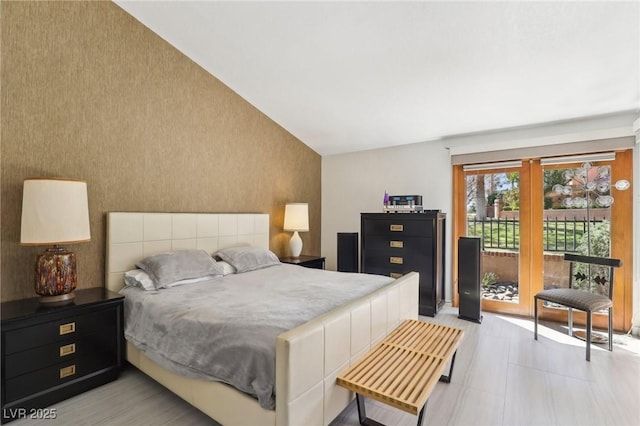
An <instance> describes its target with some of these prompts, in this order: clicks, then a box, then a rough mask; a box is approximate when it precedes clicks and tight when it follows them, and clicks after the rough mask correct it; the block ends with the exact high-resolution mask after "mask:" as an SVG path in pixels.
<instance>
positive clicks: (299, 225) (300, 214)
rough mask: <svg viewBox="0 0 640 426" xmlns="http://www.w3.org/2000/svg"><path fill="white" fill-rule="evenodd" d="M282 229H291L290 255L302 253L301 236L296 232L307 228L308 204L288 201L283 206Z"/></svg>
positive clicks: (295, 255) (296, 255)
mask: <svg viewBox="0 0 640 426" xmlns="http://www.w3.org/2000/svg"><path fill="white" fill-rule="evenodd" d="M284 230H285V231H293V235H292V236H291V240H289V249H290V250H291V257H298V256H300V253H302V238H300V235H299V234H298V232H306V231H308V230H309V205H308V204H307V203H288V204H287V205H286V206H285V208H284Z"/></svg>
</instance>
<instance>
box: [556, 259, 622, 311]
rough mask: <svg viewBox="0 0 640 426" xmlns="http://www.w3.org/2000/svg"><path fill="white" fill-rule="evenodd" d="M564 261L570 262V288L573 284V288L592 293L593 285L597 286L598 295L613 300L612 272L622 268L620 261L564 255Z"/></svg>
mask: <svg viewBox="0 0 640 426" xmlns="http://www.w3.org/2000/svg"><path fill="white" fill-rule="evenodd" d="M564 260H565V261H567V262H570V264H569V287H570V288H574V284H575V287H579V288H580V289H582V290H588V291H590V292H593V287H594V284H597V288H598V289H600V293H601V294H604V295H605V296H607V297H609V299H612V300H613V271H614V268H619V267H620V266H622V261H621V260H620V259H614V258H611V257H596V256H584V255H580V254H573V253H565V254H564ZM580 264H582V265H585V266H581V265H580ZM585 285H586V288H584V286H585Z"/></svg>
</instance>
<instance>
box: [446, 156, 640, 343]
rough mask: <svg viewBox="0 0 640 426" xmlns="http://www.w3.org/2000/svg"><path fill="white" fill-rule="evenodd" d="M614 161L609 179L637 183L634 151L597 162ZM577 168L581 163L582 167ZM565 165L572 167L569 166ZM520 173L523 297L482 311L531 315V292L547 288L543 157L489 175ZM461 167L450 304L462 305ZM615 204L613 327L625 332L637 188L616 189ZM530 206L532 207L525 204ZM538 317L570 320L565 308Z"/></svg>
mask: <svg viewBox="0 0 640 426" xmlns="http://www.w3.org/2000/svg"><path fill="white" fill-rule="evenodd" d="M599 164H610V165H611V174H612V176H611V179H612V181H616V180H618V179H626V180H628V181H630V182H633V151H632V150H631V149H628V150H623V151H616V159H615V160H613V161H611V162H605V163H599ZM578 166H579V165H578ZM567 167H570V166H569V165H567ZM507 170H511V171H519V172H520V205H521V209H520V266H519V268H520V270H519V292H520V301H519V303H518V304H515V303H504V302H493V301H489V300H483V301H482V308H483V310H486V311H489V312H499V313H505V314H514V315H522V316H528V317H532V316H533V309H534V305H533V295H534V294H535V293H537V292H538V291H540V290H542V288H543V265H544V250H543V248H544V247H543V233H542V229H543V220H544V218H543V210H544V197H543V167H542V166H541V165H540V160H539V159H530V160H529V159H527V160H523V161H522V166H521V167H520V168H516V169H493V170H486V171H484V172H485V173H491V172H492V171H493V172H494V173H495V172H505V171H507ZM467 174H468V173H467V172H465V171H464V170H463V166H462V165H454V166H453V171H452V177H453V206H452V212H453V221H452V227H453V229H452V240H453V241H452V244H451V247H452V256H451V259H452V262H451V266H452V271H451V277H452V287H453V288H452V295H453V297H452V302H453V306H458V303H459V300H458V256H457V252H458V238H459V237H461V236H465V235H466V227H467V223H466V209H467V207H466V176H467ZM614 197H615V202H614V204H613V205H612V207H611V257H614V258H618V259H621V260H622V267H620V268H618V269H616V271H615V281H614V294H613V301H614V309H613V312H614V318H613V324H614V329H616V330H620V331H627V330H628V329H629V327H631V321H632V314H633V311H632V309H633V307H632V304H633V299H632V297H633V294H632V293H633V280H632V265H633V210H632V209H633V190H632V189H630V190H627V191H617V193H616V194H615V195H614ZM522 206H529V208H522ZM540 318H542V319H548V320H552V321H558V322H566V321H567V313H566V311H564V310H558V309H550V308H544V307H542V309H540ZM573 319H574V323H575V324H584V323H585V316H584V314H582V313H581V312H578V311H576V312H574V315H573ZM593 325H594V327H596V328H606V315H594V324H593Z"/></svg>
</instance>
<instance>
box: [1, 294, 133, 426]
mask: <svg viewBox="0 0 640 426" xmlns="http://www.w3.org/2000/svg"><path fill="white" fill-rule="evenodd" d="M75 294H76V297H75V299H74V302H73V303H71V304H69V305H65V306H57V307H47V306H45V305H41V304H40V303H39V302H38V298H37V297H34V298H30V299H23V300H16V301H11V302H5V303H2V305H1V307H0V309H1V317H2V327H1V333H2V422H3V423H5V422H7V421H10V420H15V419H21V418H38V419H41V418H55V416H56V410H55V407H50V406H51V405H52V404H54V403H56V402H59V401H62V400H63V399H67V398H70V397H72V396H74V395H77V394H80V393H82V392H85V391H87V390H89V389H92V388H94V387H97V386H100V385H102V384H105V383H107V382H110V381H112V380H115V379H116V378H117V377H118V374H119V372H120V369H121V367H122V363H123V360H124V350H125V349H124V348H125V346H124V333H123V300H124V297H123V296H121V295H119V294H117V293H113V292H110V291H108V290H106V289H104V288H92V289H87V290H77V291H76V292H75ZM47 407H50V408H47Z"/></svg>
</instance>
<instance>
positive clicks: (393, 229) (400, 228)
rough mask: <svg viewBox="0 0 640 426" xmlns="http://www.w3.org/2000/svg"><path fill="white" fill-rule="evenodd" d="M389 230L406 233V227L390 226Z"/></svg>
mask: <svg viewBox="0 0 640 426" xmlns="http://www.w3.org/2000/svg"><path fill="white" fill-rule="evenodd" d="M389 230H390V231H394V232H402V231H404V225H390V226H389Z"/></svg>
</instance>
